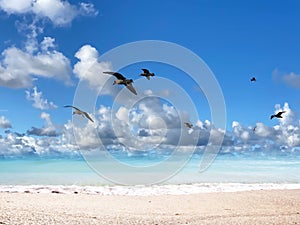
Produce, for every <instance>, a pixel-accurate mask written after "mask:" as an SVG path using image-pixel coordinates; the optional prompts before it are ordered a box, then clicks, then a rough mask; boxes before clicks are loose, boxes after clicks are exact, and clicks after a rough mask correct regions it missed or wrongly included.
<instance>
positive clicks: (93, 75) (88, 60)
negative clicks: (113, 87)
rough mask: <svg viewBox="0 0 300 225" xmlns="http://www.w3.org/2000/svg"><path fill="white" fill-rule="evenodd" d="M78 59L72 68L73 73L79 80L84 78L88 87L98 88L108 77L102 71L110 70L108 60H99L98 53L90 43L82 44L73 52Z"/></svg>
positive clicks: (110, 66)
mask: <svg viewBox="0 0 300 225" xmlns="http://www.w3.org/2000/svg"><path fill="white" fill-rule="evenodd" d="M75 57H76V58H77V59H78V60H79V61H78V62H77V63H76V64H75V65H74V69H73V73H74V74H75V76H76V77H78V78H79V79H80V80H85V81H87V82H88V83H89V85H90V87H92V88H96V89H97V90H99V89H100V88H101V87H103V85H105V83H106V81H107V80H108V79H109V78H110V76H108V75H104V74H103V72H104V71H111V70H112V65H111V63H110V62H99V60H98V58H99V53H98V51H97V50H96V48H94V47H92V46H91V45H84V46H82V47H81V48H80V49H79V50H78V51H77V52H76V54H75Z"/></svg>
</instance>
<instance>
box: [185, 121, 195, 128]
mask: <svg viewBox="0 0 300 225" xmlns="http://www.w3.org/2000/svg"><path fill="white" fill-rule="evenodd" d="M184 125H185V126H186V127H188V128H192V127H193V124H191V123H188V122H186V123H184Z"/></svg>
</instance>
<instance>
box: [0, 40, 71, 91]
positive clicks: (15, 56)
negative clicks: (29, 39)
mask: <svg viewBox="0 0 300 225" xmlns="http://www.w3.org/2000/svg"><path fill="white" fill-rule="evenodd" d="M53 42H54V39H52V38H49V37H48V38H47V37H45V38H44V40H43V41H42V42H41V44H40V45H39V47H40V51H38V52H37V53H35V54H31V53H28V52H26V51H23V50H21V49H19V48H16V47H9V48H7V49H5V50H4V51H3V52H2V58H3V59H2V60H1V61H0V85H1V86H4V87H10V88H28V87H31V86H32V85H33V82H34V80H35V79H37V78H38V77H43V78H53V79H57V80H60V81H63V82H64V83H65V84H67V85H69V84H71V83H72V82H71V78H70V75H71V71H72V70H71V65H70V60H69V59H68V58H67V57H66V56H64V55H63V54H62V53H61V52H58V51H56V50H55V49H52V47H53Z"/></svg>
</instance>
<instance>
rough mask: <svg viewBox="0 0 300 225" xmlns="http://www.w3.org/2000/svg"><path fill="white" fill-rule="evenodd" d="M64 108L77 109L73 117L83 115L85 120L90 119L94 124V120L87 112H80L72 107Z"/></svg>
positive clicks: (66, 106)
mask: <svg viewBox="0 0 300 225" xmlns="http://www.w3.org/2000/svg"><path fill="white" fill-rule="evenodd" d="M64 107H65V108H73V109H75V110H74V111H73V115H75V114H77V115H81V116H82V117H85V118H87V119H89V120H90V121H92V122H94V120H93V119H92V118H91V117H90V115H89V114H88V113H87V112H84V111H82V110H80V109H78V108H77V107H75V106H72V105H65V106H64Z"/></svg>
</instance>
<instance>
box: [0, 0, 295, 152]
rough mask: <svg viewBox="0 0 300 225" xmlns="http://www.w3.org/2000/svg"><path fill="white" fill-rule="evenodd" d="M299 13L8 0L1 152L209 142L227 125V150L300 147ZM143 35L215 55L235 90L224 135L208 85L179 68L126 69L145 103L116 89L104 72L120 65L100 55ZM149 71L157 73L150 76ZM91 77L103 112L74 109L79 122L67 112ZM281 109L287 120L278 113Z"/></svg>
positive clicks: (277, 6) (112, 0) (216, 4)
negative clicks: (83, 116)
mask: <svg viewBox="0 0 300 225" xmlns="http://www.w3.org/2000/svg"><path fill="white" fill-rule="evenodd" d="M299 9H300V3H299V2H298V1H296V0H294V1H292V0H291V1H285V2H283V1H277V0H275V1H272V2H270V1H265V0H263V1H258V0H252V1H233V0H230V1H211V0H189V1H180V0H179V1H171V0H165V1H159V0H153V1H137V0H136V1H133V0H132V1H121V0H109V1H108V0H106V1H105V0H101V1H77V0H72V1H71V0H64V1H63V0H23V1H18V0H11V1H5V0H0V29H1V35H0V52H1V56H0V135H1V136H0V155H10V154H27V153H28V154H48V153H50V152H72V151H76V150H78V146H80V147H79V148H88V149H89V148H95V147H96V146H97V145H98V144H99V142H98V141H97V140H98V139H99V138H100V139H101V142H102V143H103V144H104V145H105V146H110V148H116V149H117V148H120V146H122V145H126V146H127V147H128V148H129V149H133V150H136V149H139V150H141V149H142V150H144V149H148V148H153V146H158V145H161V148H162V147H163V146H178V145H180V146H182V147H186V146H191V145H196V146H197V147H199V148H201V147H203V146H204V145H205V144H206V143H207V141H208V137H209V134H211V136H213V138H216V139H218V138H221V137H222V136H223V134H224V132H225V137H224V142H223V146H222V149H223V151H244V150H249V149H252V150H253V149H259V150H261V149H262V151H266V150H270V149H271V150H276V151H277V150H278V151H285V150H286V151H291V152H293V151H295V149H297V148H298V147H299V146H300V129H299V128H300V122H299V108H300V98H299V89H300V68H299V62H298V60H299V56H298V52H299V50H300V46H299V40H300V30H299V25H300V15H299V13H298V12H299ZM144 40H158V41H166V42H171V43H175V44H177V45H179V46H182V47H184V48H186V49H188V50H190V51H192V52H193V53H195V54H196V55H197V56H198V57H200V58H201V59H202V60H203V61H204V62H205V64H206V65H207V66H208V67H209V68H210V70H211V71H212V73H213V74H214V76H215V77H216V80H217V81H218V84H219V85H220V88H221V90H222V93H223V96H224V100H225V106H226V129H225V130H220V129H219V128H218V127H215V126H214V124H212V122H211V120H212V118H211V109H210V107H209V103H208V101H207V99H206V96H205V93H203V90H201V89H200V88H199V86H198V85H197V83H196V82H195V81H193V80H192V79H191V78H190V77H189V74H187V73H186V72H184V71H182V70H180V69H178V68H176V67H174V66H171V65H166V64H162V63H159V62H139V63H135V64H132V65H128V66H127V67H125V68H122V69H121V70H120V71H119V72H121V73H122V74H124V75H125V76H126V77H128V78H132V79H134V80H135V83H134V84H133V85H134V87H135V88H136V89H137V92H138V95H139V96H143V98H142V99H140V100H137V99H138V98H137V97H136V96H134V95H133V94H132V93H130V92H129V90H127V89H126V88H125V89H124V88H122V87H116V86H113V85H112V82H113V80H114V78H112V77H110V76H109V75H104V74H103V73H102V72H104V71H114V67H115V66H116V62H115V61H114V60H113V59H111V60H110V61H101V56H103V55H105V53H106V52H108V51H110V50H112V49H114V48H116V47H118V46H121V45H124V44H127V43H131V42H135V41H144ZM129 54H130V53H129ZM146 54H147V52H146V51H145V55H146ZM124 57H126V56H124ZM177 57H178V60H179V61H180V60H182V61H184V60H185V59H184V58H182V59H181V57H180V56H177ZM141 68H148V69H149V70H150V71H151V72H154V73H155V74H156V77H153V78H151V80H150V81H148V80H146V79H141V77H140V76H139V74H140V73H141V72H142V71H141ZM252 76H255V77H256V79H257V82H252V83H251V82H250V78H251V77H252ZM159 78H164V79H165V81H166V83H164V82H161V80H159ZM80 81H83V82H85V84H86V85H87V87H88V88H89V89H91V90H92V92H93V93H98V92H97V91H99V89H101V90H103V92H101V93H100V94H99V93H98V94H99V95H97V99H96V101H95V102H94V103H93V105H92V107H87V108H82V110H86V111H88V113H90V114H91V115H92V117H93V118H94V120H95V123H91V122H88V121H85V120H83V119H79V117H75V116H73V118H75V119H76V121H77V122H76V121H75V122H74V121H73V120H72V111H71V109H70V108H64V107H63V106H64V105H72V104H73V103H74V99H75V96H76V93H77V92H76V90H77V88H78V84H79V83H80ZM170 83H172V85H173V84H174V86H172V85H170ZM175 84H176V85H177V86H176V85H175ZM179 87H181V89H182V90H183V91H184V92H185V93H187V95H188V96H189V98H190V99H191V103H193V104H192V105H193V106H192V105H190V103H189V102H188V101H185V98H183V97H181V96H182V95H179V92H178V89H179ZM118 93H122V95H121V97H120V98H119V99H118V98H117V97H116V96H117V94H118ZM154 95H158V96H160V98H156V97H153V96H154ZM147 96H148V97H147ZM92 100H93V98H92V97H91V98H89V96H86V102H87V103H90V102H91V101H92ZM176 100H178V101H176ZM172 101H175V102H173V103H176V105H172V104H173V103H172ZM130 104H132V108H130V107H129V105H130ZM81 106H82V107H84V106H85V105H84V104H83V105H81ZM192 107H195V108H196V111H197V113H193V112H191V108H192ZM280 110H285V111H286V113H285V114H284V116H283V117H284V118H282V119H280V120H278V119H273V120H270V115H271V114H273V113H275V112H278V111H280ZM182 120H184V121H190V122H192V123H193V124H194V128H193V129H191V130H187V129H186V128H185V127H184V126H183V121H182ZM78 121H79V122H78ZM83 121H84V122H85V124H84V127H83V128H82V127H80V128H78V127H76V125H77V124H81V123H82V122H83ZM254 127H256V129H255V132H253V128H254ZM91 130H93V131H96V132H92V131H91ZM182 130H184V132H182ZM73 131H75V135H74V133H73ZM212 131H213V132H212ZM91 132H92V133H91ZM74 136H75V137H74ZM87 137H88V138H87ZM179 137H182V142H179V141H178V140H179ZM196 138H199V140H198V141H195V140H196ZM75 139H77V140H75Z"/></svg>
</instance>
